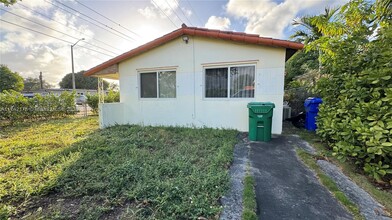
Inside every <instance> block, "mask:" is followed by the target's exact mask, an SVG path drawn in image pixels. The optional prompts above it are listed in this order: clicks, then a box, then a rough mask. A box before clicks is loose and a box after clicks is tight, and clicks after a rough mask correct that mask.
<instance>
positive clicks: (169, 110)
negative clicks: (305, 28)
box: [111, 37, 285, 134]
mask: <svg viewBox="0 0 392 220" xmlns="http://www.w3.org/2000/svg"><path fill="white" fill-rule="evenodd" d="M221 62H224V63H227V64H228V65H235V64H238V63H249V64H255V65H256V84H255V97H254V98H237V99H208V98H204V68H205V67H207V66H211V65H219V63H221ZM222 66H226V64H222ZM284 66H285V49H284V48H273V47H266V46H259V45H248V44H241V43H235V42H232V41H224V40H216V39H210V38H201V37H190V40H189V43H188V44H185V43H184V42H183V41H182V39H181V38H178V39H176V40H173V41H171V42H169V43H167V44H164V45H162V46H160V47H158V48H155V49H153V50H151V51H149V52H146V53H143V54H141V55H139V56H137V57H133V58H131V59H129V60H127V61H124V62H122V63H120V64H119V73H120V74H119V76H120V80H119V81H120V88H121V90H120V99H121V100H120V101H121V103H122V104H123V123H129V124H142V125H180V126H196V127H202V126H207V127H217V128H234V129H238V130H240V131H248V109H247V107H246V105H247V104H248V103H249V102H251V101H270V102H273V103H275V105H276V107H275V109H274V116H273V124H272V133H274V134H280V133H281V131H282V111H283V93H284V92H283V86H284V85H283V84H284ZM162 67H170V68H167V69H168V70H172V69H175V70H176V85H177V97H176V98H174V99H143V98H140V87H139V86H140V85H139V80H140V79H139V73H140V72H144V71H145V70H146V69H149V68H150V69H155V68H162ZM163 69H165V68H163ZM113 114H118V113H117V112H116V113H114V112H113ZM113 114H111V115H113ZM116 117H118V116H116Z"/></svg>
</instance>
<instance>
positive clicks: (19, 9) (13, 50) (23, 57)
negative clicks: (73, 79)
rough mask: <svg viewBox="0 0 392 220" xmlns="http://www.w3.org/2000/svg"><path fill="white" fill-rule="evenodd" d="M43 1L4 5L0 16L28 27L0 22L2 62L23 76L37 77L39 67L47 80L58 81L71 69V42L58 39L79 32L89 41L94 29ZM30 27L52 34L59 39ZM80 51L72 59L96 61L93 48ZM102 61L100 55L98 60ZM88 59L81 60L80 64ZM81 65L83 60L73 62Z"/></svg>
mask: <svg viewBox="0 0 392 220" xmlns="http://www.w3.org/2000/svg"><path fill="white" fill-rule="evenodd" d="M43 2H44V1H34V0H31V1H26V2H25V1H23V3H22V4H20V3H17V4H15V5H13V6H12V7H7V8H5V10H6V11H7V12H5V13H4V14H2V15H1V16H2V19H4V20H5V21H9V22H12V23H14V24H17V25H19V26H23V27H27V28H29V29H30V30H26V29H24V28H21V27H19V26H15V25H13V24H9V23H7V22H2V23H1V25H0V30H1V33H2V36H1V38H2V40H1V42H0V56H1V63H2V64H6V65H8V66H9V67H10V68H11V69H12V70H13V71H17V72H19V73H20V74H21V75H22V77H24V78H26V77H37V73H39V72H40V71H42V72H44V73H46V78H45V80H46V81H47V82H49V83H51V84H56V85H57V84H58V82H59V81H60V80H61V78H62V77H63V76H64V75H65V74H66V73H68V72H70V71H71V70H70V66H71V65H70V63H71V60H70V48H69V45H70V43H66V42H63V41H61V40H59V39H62V40H65V41H68V42H75V39H80V38H82V36H83V37H84V36H85V37H86V41H88V40H89V39H91V38H93V37H94V32H93V31H92V30H91V28H89V27H88V26H87V25H84V24H77V19H76V16H75V15H72V14H66V13H64V12H61V11H59V10H56V9H55V8H53V6H51V5H49V4H46V3H43ZM23 6H28V7H29V8H32V9H33V10H34V11H36V12H40V13H43V14H46V15H47V16H49V17H50V18H51V19H48V18H45V17H43V16H42V15H39V14H38V13H34V12H33V11H31V10H29V9H26V8H25V7H23ZM16 15H17V16H16ZM18 16H19V17H18ZM21 17H23V18H27V19H29V20H31V21H33V22H31V21H28V20H26V19H23V18H21ZM40 24H42V25H40ZM43 25H44V26H47V27H49V28H46V27H44V26H43ZM31 30H35V31H38V32H42V33H45V34H47V35H51V36H55V37H57V38H59V39H55V38H52V37H49V36H46V35H43V34H39V33H36V32H34V31H31ZM60 32H63V33H65V34H62V33H60ZM70 36H72V37H70ZM82 51H83V52H82V55H76V56H75V59H77V58H79V57H83V58H84V59H85V60H86V59H88V60H89V62H87V63H90V62H93V61H95V62H97V59H96V58H93V59H91V57H92V56H97V54H96V53H95V54H94V52H92V51H89V50H85V49H84V50H82ZM102 61H103V60H102V58H101V60H100V61H99V62H102ZM87 63H86V62H83V65H86V64H87ZM80 66H82V64H79V65H78V64H75V67H76V68H75V69H78V70H80V69H79V68H78V67H80ZM89 66H91V64H90V65H89Z"/></svg>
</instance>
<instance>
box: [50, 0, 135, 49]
mask: <svg viewBox="0 0 392 220" xmlns="http://www.w3.org/2000/svg"><path fill="white" fill-rule="evenodd" d="M45 1H46V2H48V3H49V4H51V5H53V6H55V7H57V8H59V9H60V10H62V11H65V12H67V13H69V14H72V15H75V16H78V17H79V18H80V19H82V20H84V21H86V22H88V23H90V24H92V25H94V26H96V27H99V28H101V29H102V30H105V31H109V32H110V33H111V34H113V35H116V36H117V37H120V38H122V39H124V40H127V41H129V39H127V38H125V37H123V36H121V35H119V34H117V33H114V32H113V31H112V30H110V29H109V30H108V29H105V28H104V27H102V26H99V25H97V24H95V23H93V22H91V21H89V20H87V19H85V18H82V17H80V16H79V15H77V14H74V13H72V12H70V11H68V10H67V9H64V8H62V7H60V6H58V5H56V4H54V3H52V2H51V1H48V0H45Z"/></svg>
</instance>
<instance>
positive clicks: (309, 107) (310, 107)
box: [304, 97, 323, 131]
mask: <svg viewBox="0 0 392 220" xmlns="http://www.w3.org/2000/svg"><path fill="white" fill-rule="evenodd" d="M322 102H323V100H322V99H321V98H316V97H310V98H307V99H306V100H305V104H304V105H305V112H306V119H305V129H306V130H309V131H315V130H316V129H317V125H316V117H317V114H318V111H319V110H318V107H319V105H320V104H321V103H322Z"/></svg>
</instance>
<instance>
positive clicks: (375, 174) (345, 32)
mask: <svg viewBox="0 0 392 220" xmlns="http://www.w3.org/2000/svg"><path fill="white" fill-rule="evenodd" d="M380 5H384V6H383V7H381V6H380ZM390 6H391V1H390V0H386V1H385V0H382V1H380V0H378V1H375V2H367V1H364V0H353V1H350V2H349V3H347V4H345V5H344V6H342V7H341V9H340V11H339V13H338V16H337V19H336V20H335V21H333V22H331V23H328V24H327V23H323V22H317V21H316V22H315V24H316V25H317V26H318V28H319V29H320V30H321V31H322V34H323V35H322V37H320V38H319V39H317V40H315V41H313V42H311V43H310V44H308V45H307V50H308V51H309V50H312V49H321V50H322V51H323V53H322V54H321V57H320V58H321V59H320V60H321V61H322V64H323V71H324V72H325V73H324V75H323V77H322V78H321V79H320V80H319V81H318V83H317V86H316V89H317V91H318V92H319V93H320V94H321V96H322V98H323V104H321V105H320V107H319V114H318V119H317V125H318V129H317V133H318V134H319V135H320V136H321V137H322V138H323V139H324V141H327V142H328V143H329V145H330V147H331V149H332V151H333V155H335V156H336V157H337V158H338V159H340V160H347V159H349V160H350V161H353V162H354V163H355V164H357V165H358V166H359V167H361V168H362V169H363V170H364V171H365V173H367V174H369V175H370V176H371V177H372V178H374V179H375V180H377V181H378V182H382V181H383V180H384V181H389V180H391V179H392V138H391V135H390V134H392V89H391V85H392V76H391V72H392V65H391V60H392V50H391V49H390V45H391V44H392V25H391V24H392V21H391V20H390V19H389V20H388V19H385V16H389V15H388V13H389V11H388V10H385V7H387V8H390Z"/></svg>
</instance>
